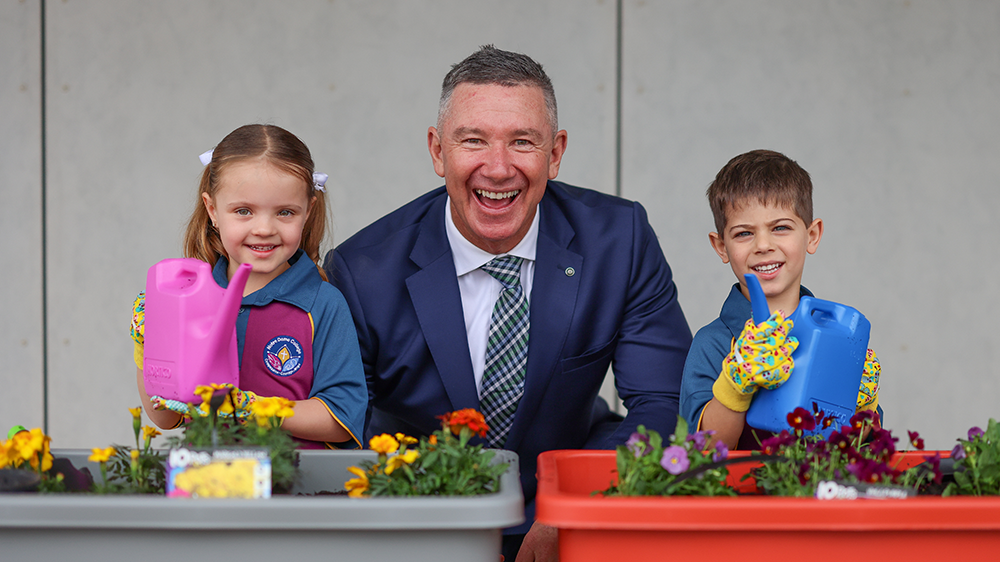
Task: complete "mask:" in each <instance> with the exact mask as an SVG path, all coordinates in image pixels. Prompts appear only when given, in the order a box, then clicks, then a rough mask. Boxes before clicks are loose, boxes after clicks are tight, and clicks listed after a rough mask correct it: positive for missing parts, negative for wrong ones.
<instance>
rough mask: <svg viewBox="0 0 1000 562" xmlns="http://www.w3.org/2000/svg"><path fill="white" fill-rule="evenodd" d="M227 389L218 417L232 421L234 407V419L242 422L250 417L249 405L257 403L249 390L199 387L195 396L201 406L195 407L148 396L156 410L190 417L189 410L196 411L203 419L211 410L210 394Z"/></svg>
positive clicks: (231, 387) (219, 385)
mask: <svg viewBox="0 0 1000 562" xmlns="http://www.w3.org/2000/svg"><path fill="white" fill-rule="evenodd" d="M220 388H227V389H229V395H228V396H227V397H226V400H225V401H224V402H223V403H222V406H220V407H219V417H220V418H223V419H232V417H233V411H234V407H233V406H234V405H235V411H236V419H237V420H239V421H241V422H243V421H246V419H247V418H248V417H249V416H250V405H251V404H253V403H254V402H256V401H257V395H256V394H254V393H253V392H250V391H249V390H240V389H238V388H236V387H234V386H233V385H231V384H213V385H211V386H199V387H198V389H197V390H196V391H195V395H196V396H200V397H201V399H202V401H201V404H198V405H197V406H196V405H194V404H187V403H185V402H181V401H180V400H168V399H166V398H163V397H161V396H150V397H149V400H150V401H151V402H152V403H153V407H154V408H156V409H157V410H170V411H171V412H177V413H178V414H180V415H182V416H185V417H188V418H190V417H191V415H192V414H191V409H192V408H193V409H196V410H198V414H197V415H198V416H199V417H205V416H208V415H210V413H211V410H210V408H209V400H210V399H211V397H212V394H213V393H214V392H215V391H216V390H218V389H220Z"/></svg>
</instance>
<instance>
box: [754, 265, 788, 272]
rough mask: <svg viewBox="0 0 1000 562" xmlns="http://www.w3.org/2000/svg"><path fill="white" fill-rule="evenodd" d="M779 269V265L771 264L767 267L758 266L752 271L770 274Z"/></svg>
mask: <svg viewBox="0 0 1000 562" xmlns="http://www.w3.org/2000/svg"><path fill="white" fill-rule="evenodd" d="M779 267H781V264H780V263H771V264H768V265H758V266H757V267H755V268H753V270H754V271H759V272H761V273H771V272H772V271H775V270H776V269H778V268H779Z"/></svg>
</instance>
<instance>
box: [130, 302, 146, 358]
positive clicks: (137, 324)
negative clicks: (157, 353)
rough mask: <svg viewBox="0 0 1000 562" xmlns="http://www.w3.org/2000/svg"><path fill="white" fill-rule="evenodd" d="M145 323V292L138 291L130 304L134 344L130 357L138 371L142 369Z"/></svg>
mask: <svg viewBox="0 0 1000 562" xmlns="http://www.w3.org/2000/svg"><path fill="white" fill-rule="evenodd" d="M145 321H146V292H145V291H140V292H139V295H138V296H136V297H135V302H133V303H132V341H133V342H135V347H134V348H133V351H132V357H133V359H134V360H135V366H136V367H138V368H140V369H141V368H142V351H143V342H145V336H144V332H145Z"/></svg>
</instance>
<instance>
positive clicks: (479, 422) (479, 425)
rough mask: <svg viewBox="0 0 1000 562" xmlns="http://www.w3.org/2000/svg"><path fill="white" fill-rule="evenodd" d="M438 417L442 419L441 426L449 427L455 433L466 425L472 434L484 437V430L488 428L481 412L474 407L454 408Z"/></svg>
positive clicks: (458, 432) (459, 431)
mask: <svg viewBox="0 0 1000 562" xmlns="http://www.w3.org/2000/svg"><path fill="white" fill-rule="evenodd" d="M438 419H439V420H442V422H443V423H442V427H444V428H445V429H450V430H451V432H452V433H454V434H455V435H458V434H460V433H461V432H462V428H463V427H468V428H469V430H470V431H472V433H473V434H476V435H479V436H480V437H486V432H487V431H488V430H489V427H487V426H486V419H485V418H484V417H483V414H481V413H479V411H478V410H476V409H474V408H464V409H462V410H456V411H454V412H451V413H448V414H445V415H443V416H438Z"/></svg>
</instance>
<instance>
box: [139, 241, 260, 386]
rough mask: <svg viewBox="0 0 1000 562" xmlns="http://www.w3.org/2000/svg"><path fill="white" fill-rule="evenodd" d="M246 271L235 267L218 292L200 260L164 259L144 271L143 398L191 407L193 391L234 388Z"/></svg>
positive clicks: (237, 375)
mask: <svg viewBox="0 0 1000 562" xmlns="http://www.w3.org/2000/svg"><path fill="white" fill-rule="evenodd" d="M251 269H253V267H252V266H251V265H250V264H242V265H240V267H239V269H237V270H236V273H235V274H234V275H233V278H232V279H231V280H230V281H229V287H228V288H227V289H223V288H222V287H219V285H218V284H217V283H216V282H215V279H214V278H213V277H212V267H211V266H210V265H208V264H207V263H205V262H203V261H201V260H197V259H193V258H180V259H167V260H163V261H161V262H159V263H157V264H156V265H154V266H153V267H151V268H149V273H148V274H147V275H146V313H145V315H146V316H145V332H144V335H145V345H144V351H143V357H144V360H143V367H142V378H143V381H144V382H145V385H146V393H147V394H149V395H150V396H160V397H163V398H166V399H169V400H179V401H181V402H191V401H192V400H193V399H194V397H195V396H194V389H195V387H197V386H198V385H207V384H211V383H219V384H225V383H229V384H232V385H234V386H239V379H240V373H239V365H240V363H239V357H238V355H237V345H236V315H237V314H239V311H240V302H241V301H242V299H243V288H244V287H245V286H246V282H247V278H248V277H249V276H250V270H251Z"/></svg>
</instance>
